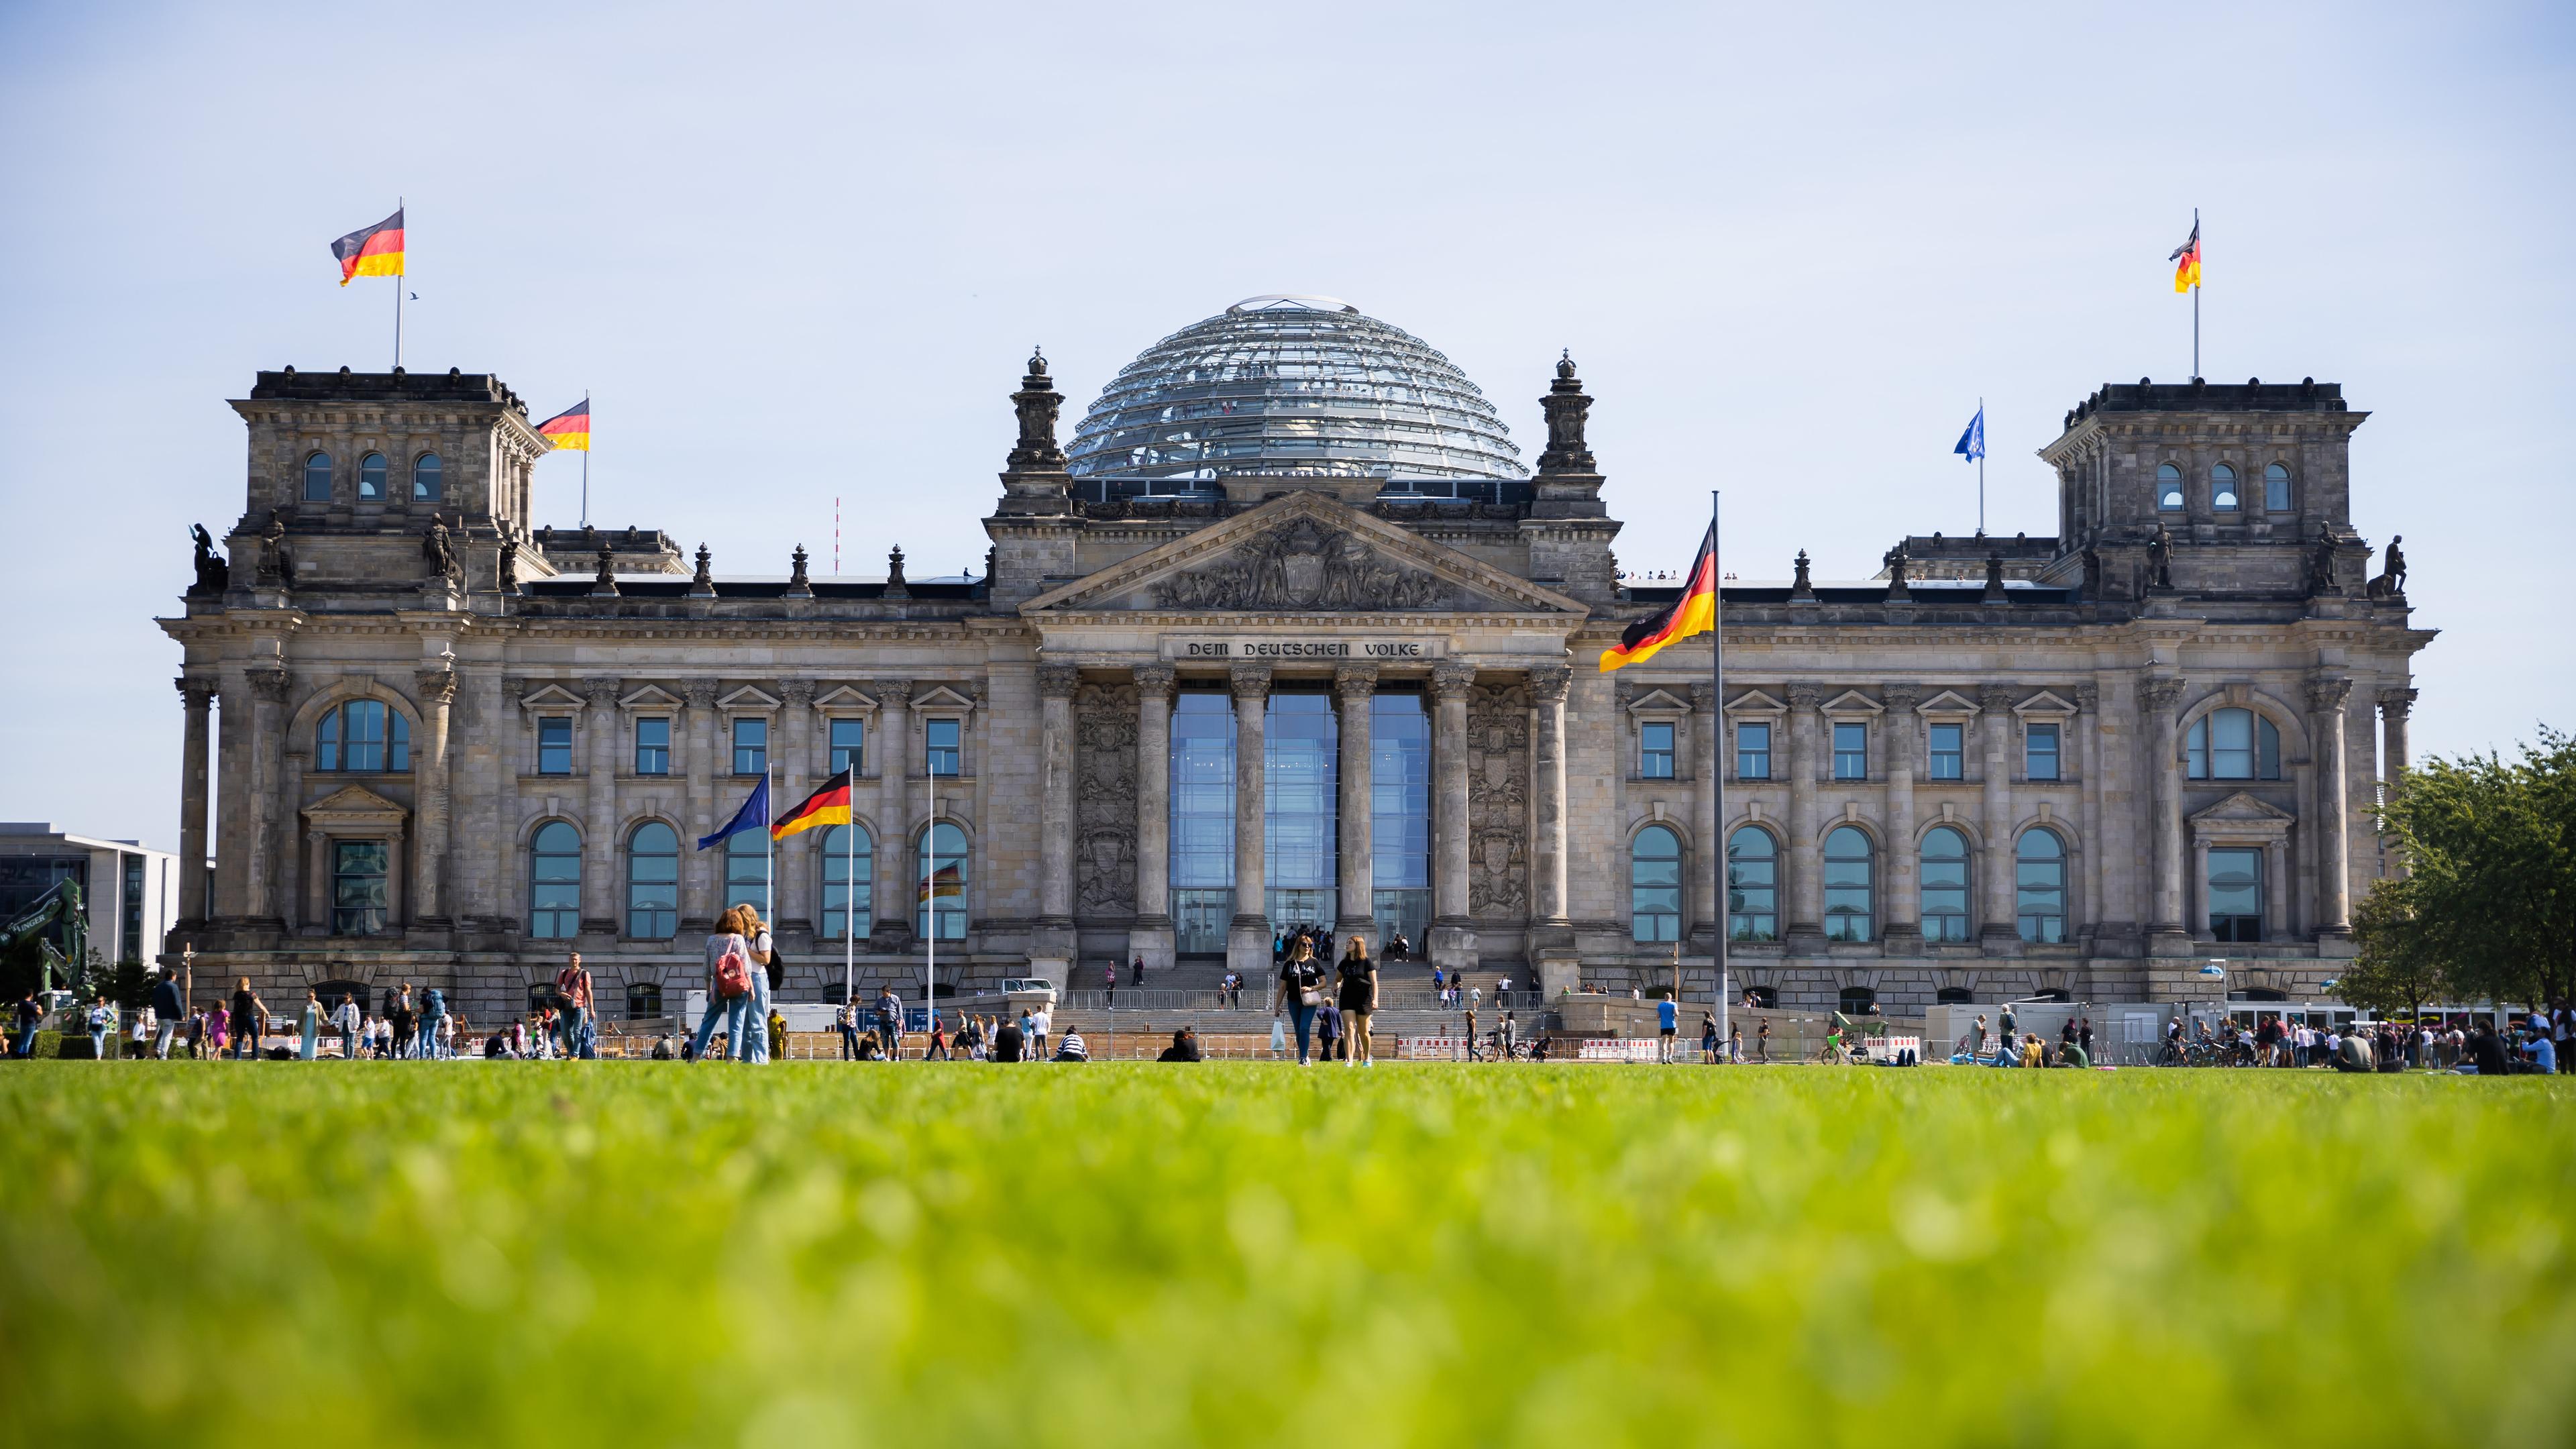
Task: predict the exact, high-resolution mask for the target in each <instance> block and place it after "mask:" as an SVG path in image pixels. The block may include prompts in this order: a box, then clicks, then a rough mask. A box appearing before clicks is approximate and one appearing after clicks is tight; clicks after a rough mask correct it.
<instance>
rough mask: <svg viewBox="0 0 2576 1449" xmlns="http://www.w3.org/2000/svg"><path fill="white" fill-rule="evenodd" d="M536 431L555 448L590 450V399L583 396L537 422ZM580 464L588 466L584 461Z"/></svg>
mask: <svg viewBox="0 0 2576 1449" xmlns="http://www.w3.org/2000/svg"><path fill="white" fill-rule="evenodd" d="M537 432H538V434H539V435H540V436H542V437H544V439H545V440H546V441H547V442H549V443H552V444H554V445H555V446H556V447H557V448H565V449H571V450H573V451H575V452H582V453H587V452H589V451H590V399H588V398H583V399H582V400H581V401H580V402H578V403H575V404H574V405H573V406H571V407H568V408H565V409H564V410H563V411H562V412H559V413H557V414H555V415H554V416H553V417H550V418H548V419H546V420H545V421H544V422H542V423H539V424H537ZM582 466H584V467H588V466H590V465H589V464H587V463H585V464H583V465H582Z"/></svg>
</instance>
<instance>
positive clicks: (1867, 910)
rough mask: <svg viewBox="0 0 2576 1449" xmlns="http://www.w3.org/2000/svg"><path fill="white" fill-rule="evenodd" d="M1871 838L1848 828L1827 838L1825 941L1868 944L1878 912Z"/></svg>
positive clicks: (1845, 827) (1842, 827) (1840, 827)
mask: <svg viewBox="0 0 2576 1449" xmlns="http://www.w3.org/2000/svg"><path fill="white" fill-rule="evenodd" d="M1870 867H1871V861H1870V844H1869V837H1868V836H1867V835H1865V834H1863V833H1862V832H1860V831H1859V830H1857V829H1855V828H1853V827H1851V826H1848V825H1844V826H1839V827H1837V828H1836V829H1835V830H1834V831H1833V833H1832V834H1830V835H1827V836H1826V837H1825V865H1824V887H1825V939H1826V940H1828V941H1867V940H1869V939H1871V926H1872V923H1873V920H1874V918H1875V915H1876V912H1877V900H1876V894H1875V892H1874V890H1873V889H1872V879H1871V876H1872V873H1871V868H1870Z"/></svg>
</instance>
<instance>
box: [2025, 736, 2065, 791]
mask: <svg viewBox="0 0 2576 1449" xmlns="http://www.w3.org/2000/svg"><path fill="white" fill-rule="evenodd" d="M2021 759H2022V773H2023V774H2024V775H2026V776H2028V777H2029V778H2031V779H2033V780H2054V779H2056V778H2057V726H2055V725H2053V724H2035V725H2032V726H2031V727H2030V728H2029V729H2028V730H2027V731H2025V732H2024V733H2023V735H2022V751H2021Z"/></svg>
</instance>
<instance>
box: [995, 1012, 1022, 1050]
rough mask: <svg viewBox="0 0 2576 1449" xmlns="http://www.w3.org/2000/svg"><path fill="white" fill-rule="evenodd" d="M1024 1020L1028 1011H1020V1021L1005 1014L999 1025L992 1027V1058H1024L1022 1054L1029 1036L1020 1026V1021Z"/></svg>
mask: <svg viewBox="0 0 2576 1449" xmlns="http://www.w3.org/2000/svg"><path fill="white" fill-rule="evenodd" d="M1026 1020H1028V1013H1027V1012H1025V1011H1024V1012H1021V1013H1020V1021H1013V1020H1011V1019H1010V1018H1009V1017H1007V1016H1006V1017H1003V1018H1002V1024H1001V1025H1000V1026H997V1027H995V1028H993V1048H992V1060H994V1061H997V1062H1016V1061H1022V1060H1025V1059H1026V1058H1025V1055H1024V1054H1025V1053H1026V1052H1027V1050H1028V1044H1029V1038H1028V1033H1027V1032H1026V1031H1024V1030H1022V1029H1021V1026H1020V1022H1021V1021H1026Z"/></svg>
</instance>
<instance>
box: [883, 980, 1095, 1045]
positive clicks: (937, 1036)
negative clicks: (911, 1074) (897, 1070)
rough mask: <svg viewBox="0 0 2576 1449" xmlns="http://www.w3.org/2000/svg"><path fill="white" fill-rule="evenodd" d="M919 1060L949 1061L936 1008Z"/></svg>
mask: <svg viewBox="0 0 2576 1449" xmlns="http://www.w3.org/2000/svg"><path fill="white" fill-rule="evenodd" d="M1113 974H1115V973H1114V971H1113ZM921 1059H922V1060H923V1061H925V1062H929V1061H940V1062H944V1061H948V1060H951V1058H950V1057H949V1055H948V1024H947V1023H946V1022H944V1021H941V1020H940V1019H939V1012H938V1010H937V1008H933V1009H932V1010H931V1013H930V1046H929V1047H928V1048H927V1049H926V1050H924V1051H923V1052H922V1054H921Z"/></svg>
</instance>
